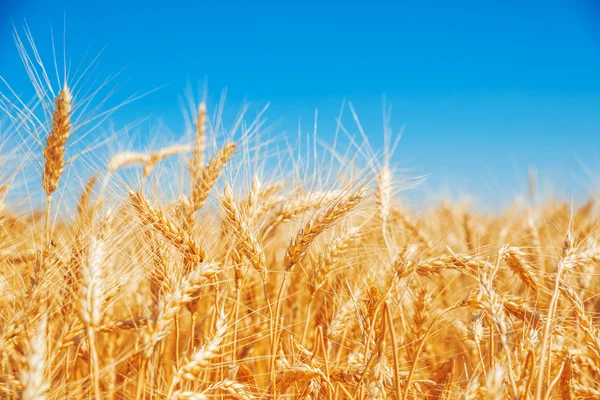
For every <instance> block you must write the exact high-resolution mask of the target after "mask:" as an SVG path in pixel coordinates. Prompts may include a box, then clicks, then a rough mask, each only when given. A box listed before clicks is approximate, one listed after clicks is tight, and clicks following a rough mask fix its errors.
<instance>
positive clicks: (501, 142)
mask: <svg viewBox="0 0 600 400" xmlns="http://www.w3.org/2000/svg"><path fill="white" fill-rule="evenodd" d="M25 21H27V24H28V25H29V27H30V29H31V31H32V33H33V36H34V38H35V39H36V42H37V43H38V46H40V47H44V46H46V47H47V48H49V46H50V41H49V38H50V29H51V28H52V29H53V31H54V36H55V37H56V38H58V39H57V40H58V41H59V42H61V41H62V31H63V26H64V25H66V45H67V53H68V56H69V57H70V58H71V59H72V60H81V59H82V58H83V56H84V55H85V52H86V51H88V50H89V51H90V52H91V53H93V54H97V53H98V52H100V50H102V49H103V48H105V47H106V49H105V50H104V52H103V54H102V58H101V61H100V72H101V73H104V74H110V73H111V72H115V71H119V70H121V69H122V68H124V67H127V69H126V70H125V71H124V72H123V73H122V75H121V76H122V77H123V78H122V79H121V80H120V81H119V83H123V82H124V81H128V82H127V84H126V86H125V87H124V88H123V89H121V92H123V93H125V94H131V93H134V92H138V91H147V90H151V89H154V88H158V87H161V86H163V85H166V86H164V87H163V88H162V89H160V90H159V91H157V92H154V93H152V94H151V95H149V96H146V97H144V98H142V99H140V100H138V101H136V102H135V103H133V104H131V105H128V106H127V107H125V108H123V109H122V110H120V111H119V113H118V115H115V117H114V118H115V119H117V120H131V119H135V118H141V117H143V116H147V115H151V116H152V117H153V118H156V119H161V120H162V121H164V122H165V124H166V125H168V126H169V127H170V128H171V129H172V130H177V129H180V127H181V126H182V125H181V124H182V114H181V102H180V98H181V97H182V95H183V93H184V91H185V89H186V87H188V86H189V85H190V84H191V86H192V87H193V88H195V89H196V88H198V87H200V86H201V84H202V83H203V82H205V81H206V82H207V83H208V88H209V93H210V97H211V98H213V99H215V100H216V99H217V98H218V96H219V93H220V91H221V89H223V88H227V89H228V103H230V104H233V105H236V106H239V105H241V104H242V102H244V101H248V102H250V103H251V105H253V106H255V107H256V108H260V107H262V105H264V104H265V103H266V102H267V101H270V102H271V104H272V105H271V107H270V109H269V111H268V114H267V115H268V117H269V121H272V122H277V124H276V129H277V130H280V131H281V132H284V131H285V132H291V133H293V134H295V132H296V130H297V126H298V120H299V119H300V120H301V121H302V127H303V129H304V130H305V131H306V132H310V131H311V130H312V124H313V115H314V110H315V109H317V108H318V109H319V134H320V135H321V137H322V138H323V139H324V140H325V141H327V140H330V139H331V135H332V133H333V131H334V128H335V118H336V117H337V114H338V111H339V108H340V105H341V103H342V100H343V99H347V100H348V101H351V102H352V103H353V105H354V108H355V109H356V111H357V113H358V115H359V117H360V119H361V122H362V124H363V126H364V127H365V130H366V131H367V134H368V135H369V138H370V140H371V142H372V145H373V147H375V148H376V149H378V148H380V147H381V146H382V122H381V120H382V98H383V95H385V96H386V102H387V104H389V105H391V106H392V107H393V111H392V127H393V128H395V129H396V130H399V129H400V128H401V127H402V126H404V127H405V133H404V136H403V138H402V140H401V144H400V147H399V149H398V151H397V153H396V158H395V160H394V161H396V162H400V164H401V166H404V167H416V168H417V169H418V171H420V172H425V173H429V174H431V177H430V179H429V182H428V184H427V185H428V187H430V188H431V189H432V190H435V191H436V192H439V191H440V190H442V191H444V190H449V191H450V192H459V191H460V190H463V189H464V190H467V191H469V192H471V193H473V194H474V195H476V196H478V197H480V198H483V199H486V201H488V202H494V201H497V199H506V198H508V199H512V197H513V196H514V195H515V194H516V193H519V192H523V191H524V185H525V182H526V175H527V170H528V168H529V166H530V165H536V166H537V168H538V170H539V174H540V176H541V180H542V182H546V181H548V182H553V186H554V187H555V189H556V190H555V193H556V194H557V195H560V196H563V197H567V198H568V197H570V196H576V197H577V196H578V197H584V196H586V195H587V194H589V193H590V191H595V192H597V189H598V181H599V179H598V178H599V177H600V154H599V152H598V150H599V147H600V146H599V145H600V3H599V2H596V1H594V0H588V1H585V0H572V1H567V0H564V1H563V0H546V1H512V0H509V1H503V2H499V1H498V2H492V1H457V2H445V1H421V2H401V1H397V2H392V1H388V2H380V1H369V2H366V1H365V2H331V1H326V2H316V1H304V2H290V1H287V2H285V1H281V2H263V1H258V2H257V1H251V2H234V1H210V2H206V1H194V2H193V1H189V2H177V1H170V2H165V1H160V2H159V1H141V0H135V1H116V0H107V1H98V2H86V1H73V0H63V1H54V0H46V1H35V0H23V1H14V0H0V75H1V76H3V77H4V78H5V79H7V80H8V81H9V82H10V83H11V85H12V86H13V87H16V88H20V87H25V85H27V82H26V75H25V74H24V71H23V67H22V65H21V62H20V60H19V58H18V54H17V52H16V49H15V46H14V42H13V38H12V30H13V24H14V25H15V26H16V27H17V28H21V27H22V26H23V25H24V23H25ZM65 21H66V24H65ZM88 57H89V56H88ZM347 121H351V119H348V118H347ZM346 125H347V126H348V128H349V130H350V131H352V132H353V133H355V132H356V128H355V127H354V126H352V124H350V123H346ZM582 165H583V168H582ZM586 169H587V170H589V171H591V173H589V174H588V173H587V172H585V170H586Z"/></svg>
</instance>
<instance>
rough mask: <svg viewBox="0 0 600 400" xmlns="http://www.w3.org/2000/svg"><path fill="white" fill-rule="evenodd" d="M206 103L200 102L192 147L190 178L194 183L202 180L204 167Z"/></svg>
mask: <svg viewBox="0 0 600 400" xmlns="http://www.w3.org/2000/svg"><path fill="white" fill-rule="evenodd" d="M205 119H206V105H205V104H204V103H202V104H200V107H198V118H197V119H196V138H195V140H194V147H193V149H192V159H191V160H190V166H189V170H190V178H191V181H192V185H194V186H195V185H197V184H198V182H200V179H201V178H200V176H201V173H202V170H203V169H204V151H205V150H206V131H205V129H206V124H205Z"/></svg>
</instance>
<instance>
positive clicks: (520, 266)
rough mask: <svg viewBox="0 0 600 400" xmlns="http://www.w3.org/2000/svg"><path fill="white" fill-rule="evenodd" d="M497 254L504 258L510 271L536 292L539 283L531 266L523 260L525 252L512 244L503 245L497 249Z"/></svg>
mask: <svg viewBox="0 0 600 400" xmlns="http://www.w3.org/2000/svg"><path fill="white" fill-rule="evenodd" d="M498 256H499V257H500V258H501V259H502V260H504V262H505V263H506V265H508V267H509V268H510V269H511V271H512V272H514V273H515V274H517V275H519V277H520V278H521V280H522V281H523V282H525V284H526V285H527V286H529V287H530V288H531V289H532V290H534V291H535V292H537V290H538V286H539V285H538V282H537V278H536V277H535V275H534V271H533V267H532V266H531V264H529V263H528V262H527V261H526V260H525V257H524V256H525V253H523V252H522V251H521V249H519V248H518V247H514V246H503V247H502V248H501V249H500V250H499V251H498Z"/></svg>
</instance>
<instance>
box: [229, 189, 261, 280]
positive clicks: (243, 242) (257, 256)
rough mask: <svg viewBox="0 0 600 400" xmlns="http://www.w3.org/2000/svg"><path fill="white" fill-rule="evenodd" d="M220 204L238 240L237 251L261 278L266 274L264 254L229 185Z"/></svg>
mask: <svg viewBox="0 0 600 400" xmlns="http://www.w3.org/2000/svg"><path fill="white" fill-rule="evenodd" d="M221 204H222V206H223V211H224V212H225V216H226V217H227V220H228V221H229V223H230V224H231V226H232V230H233V234H234V235H235V237H236V238H237V239H238V241H237V245H236V246H238V250H239V251H240V252H241V253H242V254H244V256H245V257H246V258H247V259H248V260H249V261H250V263H251V264H252V267H254V269H255V270H257V271H258V272H260V273H261V275H262V276H263V278H264V277H265V276H266V274H267V268H266V261H265V254H264V252H263V250H262V246H261V245H260V243H259V241H258V239H257V238H256V236H255V235H254V233H253V232H252V230H251V229H250V227H249V226H248V224H247V223H246V220H245V219H244V216H243V215H242V212H241V211H240V209H239V207H238V205H237V203H236V202H235V200H234V199H233V193H232V192H231V189H230V188H229V185H226V186H225V190H224V192H223V195H222V196H221Z"/></svg>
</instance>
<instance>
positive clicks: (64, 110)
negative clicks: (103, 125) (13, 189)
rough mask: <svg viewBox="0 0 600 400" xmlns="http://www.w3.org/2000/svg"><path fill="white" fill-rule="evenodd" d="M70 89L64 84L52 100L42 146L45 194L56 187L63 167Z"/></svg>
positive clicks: (67, 129)
mask: <svg viewBox="0 0 600 400" xmlns="http://www.w3.org/2000/svg"><path fill="white" fill-rule="evenodd" d="M72 100H73V99H72V96H71V91H70V90H69V87H68V86H67V85H65V86H64V87H63V88H62V89H61V91H60V92H59V93H58V96H57V97H56V99H55V100H54V115H53V116H52V129H51V131H50V134H49V135H48V139H46V147H45V148H44V174H43V177H42V186H43V188H44V191H45V192H46V196H50V195H52V193H54V192H55V191H56V189H57V188H58V183H59V181H60V177H61V176H62V173H63V170H64V168H65V144H66V143H67V140H68V139H69V136H71V133H72V129H71V128H72V127H71V102H72Z"/></svg>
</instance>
